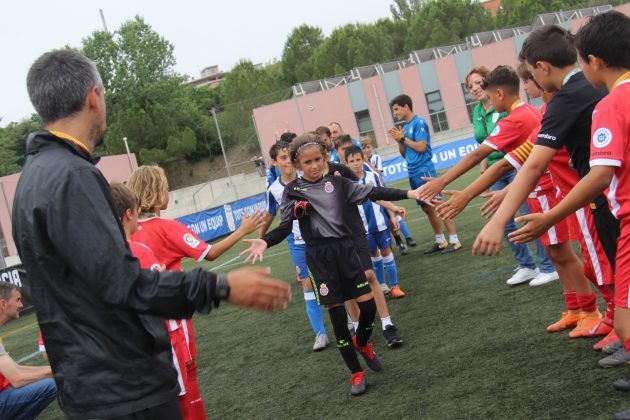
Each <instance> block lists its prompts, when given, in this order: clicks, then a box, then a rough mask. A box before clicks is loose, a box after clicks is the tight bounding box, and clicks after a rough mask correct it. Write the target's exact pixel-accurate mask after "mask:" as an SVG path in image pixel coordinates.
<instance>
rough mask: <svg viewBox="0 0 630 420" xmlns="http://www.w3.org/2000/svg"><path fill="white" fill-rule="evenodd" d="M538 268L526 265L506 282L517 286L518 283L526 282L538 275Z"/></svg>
mask: <svg viewBox="0 0 630 420" xmlns="http://www.w3.org/2000/svg"><path fill="white" fill-rule="evenodd" d="M538 274H539V273H538V269H537V268H535V269H531V268H526V267H521V268H519V269H518V270H517V271H516V273H514V275H513V276H512V277H510V278H509V279H508V281H507V282H506V283H507V285H508V286H516V285H517V284H521V283H526V282H528V281H530V280H531V279H533V278H534V277H536V276H537V275H538Z"/></svg>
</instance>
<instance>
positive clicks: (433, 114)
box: [424, 90, 448, 133]
mask: <svg viewBox="0 0 630 420" xmlns="http://www.w3.org/2000/svg"><path fill="white" fill-rule="evenodd" d="M424 96H425V97H426V99H427V107H428V108H429V118H430V119H431V126H432V127H433V132H434V133H439V132H440V131H446V130H448V120H447V119H446V112H445V111H444V102H443V101H442V95H441V94H440V91H439V90H436V91H433V92H429V93H427V94H425V95H424Z"/></svg>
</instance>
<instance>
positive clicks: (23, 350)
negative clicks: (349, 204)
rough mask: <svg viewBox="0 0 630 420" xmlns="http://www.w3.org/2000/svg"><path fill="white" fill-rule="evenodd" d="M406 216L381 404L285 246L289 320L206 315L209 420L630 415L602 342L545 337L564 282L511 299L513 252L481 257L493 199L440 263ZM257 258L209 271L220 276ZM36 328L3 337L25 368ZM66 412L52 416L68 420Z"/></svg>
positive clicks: (465, 224) (474, 207)
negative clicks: (320, 329)
mask: <svg viewBox="0 0 630 420" xmlns="http://www.w3.org/2000/svg"><path fill="white" fill-rule="evenodd" d="M473 176H474V174H472V175H468V176H467V177H465V178H464V179H463V180H461V181H460V182H458V183H456V186H458V187H461V186H462V185H464V184H465V183H467V182H470V181H471V180H472V178H473ZM393 186H397V187H401V188H405V187H406V186H407V184H406V182H404V181H400V182H397V183H394V184H393ZM404 204H405V205H406V206H407V208H408V209H409V210H410V211H409V223H408V225H409V227H410V229H411V231H412V234H413V236H414V237H415V238H416V240H418V246H417V247H415V248H412V249H411V252H410V254H409V255H408V256H406V257H398V256H397V258H396V260H397V263H398V267H399V273H400V283H401V286H402V288H403V290H404V291H405V292H406V293H407V296H406V297H405V298H404V299H402V300H396V301H393V300H389V308H390V311H391V314H392V319H393V321H394V323H395V324H396V325H397V326H398V328H399V330H400V332H401V334H402V335H403V337H404V339H405V345H404V347H402V348H401V349H397V350H388V349H387V348H386V346H385V343H384V340H383V338H382V335H381V333H380V331H379V328H376V329H375V334H374V342H375V347H376V350H377V352H378V353H379V355H380V357H381V359H382V361H383V365H384V369H383V371H382V372H380V373H374V372H371V371H369V372H368V373H367V376H366V377H367V380H368V383H369V392H368V393H367V394H366V395H364V396H362V397H359V398H352V397H350V395H349V384H348V377H349V373H348V371H347V370H346V368H345V366H344V365H343V362H342V360H341V357H340V356H339V353H338V351H337V350H336V349H335V347H334V346H331V347H329V348H328V349H327V350H325V351H324V352H321V353H313V352H312V351H311V350H310V349H311V346H312V344H313V336H312V332H311V330H310V327H309V324H308V320H307V318H306V315H305V310H304V303H303V297H302V292H301V287H299V285H297V284H295V283H294V278H295V271H294V268H293V266H292V264H291V261H290V258H289V254H288V253H287V252H286V251H287V248H286V245H284V244H281V245H278V246H276V247H274V248H272V249H271V250H269V251H267V257H266V258H265V261H264V263H265V264H266V265H269V266H271V267H272V269H273V274H274V275H275V276H276V277H277V278H280V279H283V280H285V281H287V282H291V283H293V301H292V302H291V304H290V306H289V308H288V309H287V310H286V311H285V312H281V313H275V314H260V313H256V312H253V311H249V310H240V309H236V308H233V307H229V306H227V305H225V306H221V308H219V310H217V311H216V312H213V313H212V314H211V315H210V316H197V317H195V328H196V334H197V347H198V356H199V361H198V364H199V381H200V387H201V390H202V394H203V398H204V401H205V404H206V407H207V412H208V415H209V418H261V419H278V418H279V419H284V418H298V417H300V418H344V417H345V418H353V419H354V418H368V417H369V418H427V419H453V418H471V419H490V418H506V419H532V418H536V419H539V418H543V419H576V418H581V419H582V418H584V419H586V418H588V419H590V418H611V417H612V414H613V413H615V412H617V411H620V410H622V409H625V408H627V407H630V399H628V397H627V396H625V395H623V394H621V393H618V392H616V391H614V390H613V388H612V386H611V383H612V381H613V380H615V379H618V378H620V377H623V376H625V375H628V374H629V372H628V371H627V369H623V368H620V369H611V370H604V369H600V368H598V367H597V360H598V359H599V358H600V357H601V356H600V353H597V352H594V351H593V350H592V349H591V345H592V344H593V343H594V342H595V340H586V339H578V340H569V339H568V338H567V334H566V333H558V334H548V333H546V332H545V326H546V325H547V324H549V323H550V322H552V321H555V320H556V319H557V318H558V316H559V314H560V312H561V311H562V309H563V299H562V294H561V290H560V286H559V285H558V284H557V283H556V284H550V285H547V286H544V287H539V288H532V287H528V286H521V287H515V288H508V287H507V286H506V285H505V280H506V279H507V278H508V277H510V275H511V273H512V269H513V268H514V267H515V263H514V260H513V258H512V256H511V254H510V253H509V251H508V250H507V248H506V247H504V249H503V251H502V254H501V256H500V257H472V255H471V254H470V249H471V245H472V242H473V241H474V238H475V236H476V234H477V233H478V232H479V230H480V228H481V226H482V224H483V221H482V219H481V218H480V216H479V211H478V208H479V205H480V201H478V200H476V201H475V202H473V203H472V204H471V207H470V208H468V209H467V210H466V211H465V212H464V213H462V215H460V216H459V217H458V219H457V227H458V231H459V235H460V239H461V240H462V243H463V244H464V249H463V250H461V251H459V252H457V253H455V254H451V255H432V256H424V255H422V250H423V249H425V248H426V247H428V246H430V245H431V243H432V242H433V236H432V232H431V229H430V227H429V225H428V222H427V219H426V217H425V216H424V214H422V213H421V211H420V209H419V208H418V207H417V206H416V205H415V204H414V203H412V202H405V203H404ZM244 247H245V246H244V245H239V246H237V247H236V248H235V249H234V250H232V251H230V252H228V253H226V255H224V256H223V257H221V258H220V259H219V260H218V261H216V262H214V263H206V264H204V265H205V266H206V267H209V268H210V267H216V266H217V265H219V264H221V263H222V262H226V261H228V260H230V259H231V258H233V257H234V256H236V255H237V254H238V253H239V252H240V251H241V250H243V249H244ZM194 265H195V263H194V262H192V261H188V262H186V264H185V266H186V267H188V268H190V267H193V266H194ZM240 266H242V265H239V263H238V262H237V263H233V264H230V265H228V266H226V267H224V268H223V269H225V270H228V269H233V268H236V267H240ZM602 305H603V304H602V302H601V301H600V307H603V306H602ZM325 319H326V325H327V327H328V329H329V336H330V337H332V328H330V323H329V320H328V318H327V316H326V317H325ZM34 322H35V318H34V316H33V315H30V316H27V317H25V319H21V320H19V321H16V322H11V323H9V324H8V325H5V326H4V327H3V328H2V330H0V331H1V332H2V335H3V336H4V337H6V338H5V344H6V347H7V348H8V349H9V350H10V351H11V354H12V356H13V357H14V358H15V359H18V358H20V357H22V356H24V355H27V354H30V353H32V352H33V351H34V350H35V349H36V340H37V336H36V334H37V329H36V327H35V325H34ZM376 325H377V326H378V327H380V323H379V322H378V321H377V323H376ZM20 329H21V330H20ZM31 363H35V364H40V363H42V362H41V360H40V359H39V358H36V359H34V360H32V361H31ZM54 405H55V406H54V407H51V408H49V409H48V410H47V411H46V412H44V413H43V415H42V416H41V418H46V419H48V418H50V419H56V418H63V416H62V413H61V412H60V411H59V409H58V407H56V404H54Z"/></svg>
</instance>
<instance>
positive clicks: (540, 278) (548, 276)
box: [529, 271, 560, 286]
mask: <svg viewBox="0 0 630 420" xmlns="http://www.w3.org/2000/svg"><path fill="white" fill-rule="evenodd" d="M559 278H560V276H558V272H557V271H552V272H551V273H540V274H538V275H537V276H536V277H534V280H532V281H530V282H529V285H530V286H542V285H543V284H547V283H551V282H552V281H556V280H558V279H559Z"/></svg>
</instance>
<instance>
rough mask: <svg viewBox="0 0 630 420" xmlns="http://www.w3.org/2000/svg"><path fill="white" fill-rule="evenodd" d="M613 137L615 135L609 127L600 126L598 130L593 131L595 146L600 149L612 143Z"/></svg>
mask: <svg viewBox="0 0 630 420" xmlns="http://www.w3.org/2000/svg"><path fill="white" fill-rule="evenodd" d="M612 138H613V135H612V132H611V131H610V130H609V129H607V128H605V127H602V128H598V129H597V130H595V133H593V146H595V147H597V148H598V149H601V148H602V147H606V146H608V145H609V144H610V142H611V141H612Z"/></svg>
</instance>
